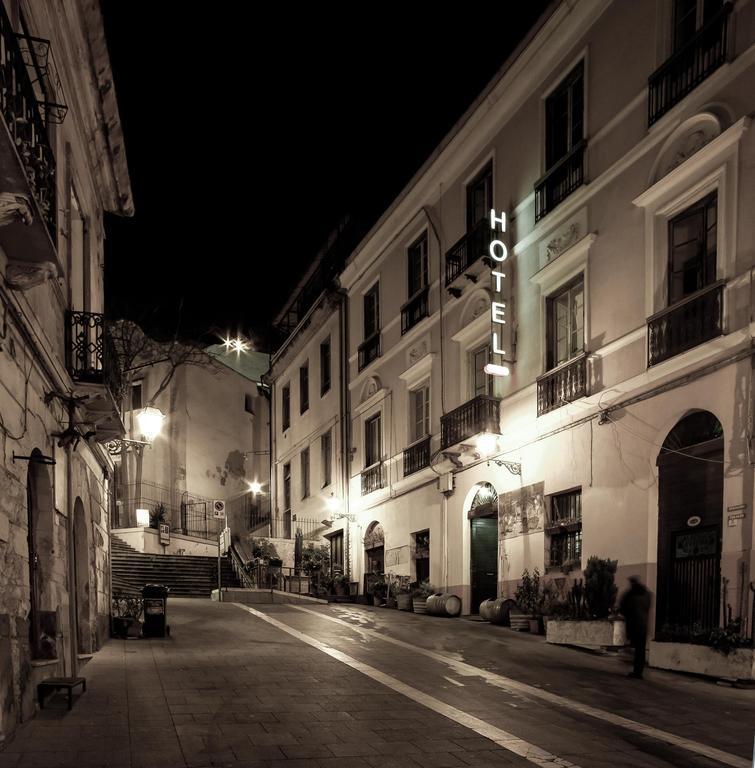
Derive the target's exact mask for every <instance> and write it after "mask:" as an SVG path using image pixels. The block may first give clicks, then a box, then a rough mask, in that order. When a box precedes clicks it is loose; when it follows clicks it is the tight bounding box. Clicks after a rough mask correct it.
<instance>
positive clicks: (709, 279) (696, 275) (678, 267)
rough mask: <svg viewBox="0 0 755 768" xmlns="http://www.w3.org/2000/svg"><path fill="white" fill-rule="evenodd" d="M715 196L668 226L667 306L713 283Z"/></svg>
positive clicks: (714, 266)
mask: <svg viewBox="0 0 755 768" xmlns="http://www.w3.org/2000/svg"><path fill="white" fill-rule="evenodd" d="M717 215H718V193H717V192H713V193H712V194H710V195H708V196H707V197H705V198H703V199H702V200H700V201H699V202H698V203H695V205H693V206H691V207H690V208H687V210H685V211H683V212H682V213H680V214H679V215H678V216H676V217H675V218H673V219H671V221H670V222H669V249H668V252H669V264H668V303H669V306H670V305H672V304H675V303H676V302H677V301H681V300H682V299H683V298H685V297H686V296H689V295H690V294H692V293H696V292H697V291H699V290H700V289H701V288H705V287H706V286H707V285H710V284H711V283H715V282H716V242H717V238H718V231H717V226H716V225H717Z"/></svg>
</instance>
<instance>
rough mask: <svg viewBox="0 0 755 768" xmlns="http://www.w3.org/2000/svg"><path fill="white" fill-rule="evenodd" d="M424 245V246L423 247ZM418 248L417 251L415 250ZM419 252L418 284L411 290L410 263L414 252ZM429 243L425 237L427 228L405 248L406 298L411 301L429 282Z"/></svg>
mask: <svg viewBox="0 0 755 768" xmlns="http://www.w3.org/2000/svg"><path fill="white" fill-rule="evenodd" d="M423 246H424V247H423ZM417 249H419V251H418V250H417ZM417 253H419V260H420V268H419V275H420V280H419V286H418V287H417V288H415V290H414V291H412V275H413V270H412V264H413V258H414V257H415V254H417ZM429 254H430V243H429V240H428V237H427V230H425V231H424V232H422V234H421V235H420V236H419V237H418V238H416V239H415V240H414V242H413V243H412V244H411V245H410V246H409V247H408V248H407V249H406V300H407V302H409V301H411V300H412V299H413V298H415V297H416V296H418V295H419V294H420V293H422V291H424V290H425V288H427V287H428V285H429V284H430V282H429V281H430V256H429Z"/></svg>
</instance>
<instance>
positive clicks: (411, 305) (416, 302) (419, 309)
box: [401, 286, 430, 336]
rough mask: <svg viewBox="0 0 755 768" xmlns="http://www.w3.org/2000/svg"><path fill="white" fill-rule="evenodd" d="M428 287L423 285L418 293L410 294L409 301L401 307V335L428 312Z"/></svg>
mask: <svg viewBox="0 0 755 768" xmlns="http://www.w3.org/2000/svg"><path fill="white" fill-rule="evenodd" d="M429 293H430V289H429V288H428V287H427V286H425V287H424V288H423V289H422V290H421V291H419V293H416V294H415V295H414V296H412V298H411V299H409V301H407V302H406V304H404V306H403V307H401V335H402V336H403V335H404V334H405V333H406V332H407V331H408V330H409V329H410V328H414V326H415V325H417V323H418V322H419V321H420V320H422V319H423V318H425V317H427V314H428V300H427V299H428V295H429Z"/></svg>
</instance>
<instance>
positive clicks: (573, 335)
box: [547, 275, 585, 369]
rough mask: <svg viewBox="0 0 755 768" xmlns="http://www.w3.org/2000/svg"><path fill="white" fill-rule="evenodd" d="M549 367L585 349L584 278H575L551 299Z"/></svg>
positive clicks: (548, 340)
mask: <svg viewBox="0 0 755 768" xmlns="http://www.w3.org/2000/svg"><path fill="white" fill-rule="evenodd" d="M547 314H548V331H547V350H548V356H547V357H548V359H547V365H548V368H549V369H550V368H555V367H556V366H559V365H561V363H565V362H566V361H567V360H571V359H572V358H573V357H575V356H576V355H579V354H581V353H582V351H583V350H584V346H585V341H584V335H585V330H584V329H585V301H584V279H583V277H582V275H580V276H579V277H578V278H577V279H576V280H574V281H573V282H572V283H570V284H569V285H567V286H566V287H565V288H562V289H561V290H560V292H559V293H556V294H554V295H553V296H551V297H550V298H549V299H548V303H547Z"/></svg>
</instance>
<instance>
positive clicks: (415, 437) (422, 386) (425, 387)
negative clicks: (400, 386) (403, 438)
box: [407, 380, 431, 446]
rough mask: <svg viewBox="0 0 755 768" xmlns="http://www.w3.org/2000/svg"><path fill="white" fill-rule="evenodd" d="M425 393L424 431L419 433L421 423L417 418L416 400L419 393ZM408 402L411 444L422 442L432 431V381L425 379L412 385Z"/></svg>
mask: <svg viewBox="0 0 755 768" xmlns="http://www.w3.org/2000/svg"><path fill="white" fill-rule="evenodd" d="M420 392H422V393H423V400H424V402H423V405H422V410H423V412H424V413H423V416H422V422H423V427H424V428H423V433H422V434H421V435H420V434H417V431H416V427H417V424H418V423H419V422H418V421H417V419H416V404H415V402H414V400H415V397H416V396H417V395H418V393H420ZM408 395H409V397H408V403H409V407H408V409H407V411H408V413H407V416H408V420H409V445H410V446H411V445H414V444H415V443H418V442H420V441H421V440H424V439H425V438H427V437H429V436H430V434H431V432H430V408H431V400H430V381H429V380H425V381H422V382H420V383H419V384H418V385H416V386H414V387H412V388H411V389H410V390H409V392H408Z"/></svg>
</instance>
